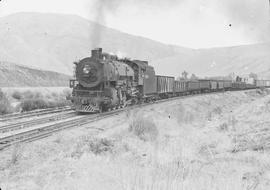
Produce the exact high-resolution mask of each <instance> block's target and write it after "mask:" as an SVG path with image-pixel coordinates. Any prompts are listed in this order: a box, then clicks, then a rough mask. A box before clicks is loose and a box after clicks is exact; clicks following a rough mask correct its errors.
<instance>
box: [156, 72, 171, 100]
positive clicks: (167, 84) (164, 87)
mask: <svg viewBox="0 0 270 190" xmlns="http://www.w3.org/2000/svg"><path fill="white" fill-rule="evenodd" d="M156 81H157V93H158V94H163V95H168V94H173V87H174V77H169V76H160V75H156Z"/></svg>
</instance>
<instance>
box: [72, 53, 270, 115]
mask: <svg viewBox="0 0 270 190" xmlns="http://www.w3.org/2000/svg"><path fill="white" fill-rule="evenodd" d="M74 64H75V69H74V79H72V80H70V88H72V96H71V97H70V100H71V102H72V104H73V108H74V109H75V110H76V111H77V112H86V113H96V112H99V113H101V112H105V111H110V110H114V109H119V108H123V107H126V106H129V105H135V104H140V103H143V102H151V101H156V100H159V99H165V98H172V97H176V96H183V95H188V94H197V93H209V92H217V91H229V90H245V89H253V88H264V87H270V80H254V81H253V82H251V83H250V82H245V81H242V80H239V79H237V80H235V81H232V80H215V79H197V80H176V79H175V77H172V76H161V75H156V73H155V69H154V67H152V66H151V65H149V64H148V62H147V61H142V60H132V59H127V58H121V59H120V58H118V57H117V56H116V55H111V54H108V53H104V52H102V48H96V49H93V50H92V51H91V56H90V57H86V58H84V59H82V60H80V61H78V62H74Z"/></svg>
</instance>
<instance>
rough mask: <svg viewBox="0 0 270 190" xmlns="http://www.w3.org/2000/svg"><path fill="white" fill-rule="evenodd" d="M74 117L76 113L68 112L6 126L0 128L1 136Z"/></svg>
mask: <svg viewBox="0 0 270 190" xmlns="http://www.w3.org/2000/svg"><path fill="white" fill-rule="evenodd" d="M74 116H76V113H75V112H68V113H60V114H57V115H53V116H49V117H43V118H39V119H33V120H28V121H22V122H19V123H11V124H7V125H4V126H0V134H1V133H6V132H10V131H14V130H18V129H22V128H27V127H31V126H34V125H40V124H44V123H49V122H53V121H58V120H64V119H67V118H70V117H74Z"/></svg>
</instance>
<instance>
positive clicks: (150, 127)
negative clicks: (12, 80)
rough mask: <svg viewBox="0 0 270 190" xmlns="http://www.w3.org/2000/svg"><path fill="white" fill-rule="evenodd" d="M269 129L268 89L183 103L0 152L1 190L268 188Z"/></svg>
mask: <svg viewBox="0 0 270 190" xmlns="http://www.w3.org/2000/svg"><path fill="white" fill-rule="evenodd" d="M103 128H106V130H103ZM269 130H270V91H267V90H264V91H261V90H255V91H246V92H243V91H242V92H225V93H219V94H208V95H204V96H196V97H189V98H183V99H179V100H174V101H171V102H165V103H161V104H155V105H151V106H148V107H145V108H142V109H136V110H129V111H126V112H125V113H123V114H119V115H118V116H115V117H112V118H107V119H104V120H102V121H98V122H95V123H91V124H89V125H87V126H83V127H78V128H74V129H71V130H68V131H64V132H61V133H58V134H55V135H54V136H52V137H49V138H47V139H43V140H40V141H36V142H32V143H27V144H22V145H17V146H14V147H11V148H10V149H7V150H5V151H1V152H0V187H1V188H2V190H11V189H14V190H15V189H16V190H18V189H25V190H26V189H27V190H38V189H46V190H48V189H50V190H51V189H55V190H62V189H63V190H77V189H80V190H89V189H91V190H92V189H93V190H107V189H111V190H119V189H122V190H150V189H151V190H165V189H166V190H181V189H183V190H209V189H211V190H212V189H215V190H225V189H226V190H242V189H243V190H244V189H245V190H246V189H250V190H251V189H260V190H266V189H270V159H269V158H270V157H269V156H270V153H269V149H270V133H269Z"/></svg>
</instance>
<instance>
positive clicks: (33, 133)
mask: <svg viewBox="0 0 270 190" xmlns="http://www.w3.org/2000/svg"><path fill="white" fill-rule="evenodd" d="M217 93H221V92H214V93H211V94H217ZM203 95H206V94H195V95H187V96H179V97H174V98H170V99H162V100H159V101H156V102H152V103H143V104H140V105H135V106H131V107H126V108H122V109H118V110H113V111H111V112H105V113H101V114H93V115H85V116H82V117H81V118H77V119H74V120H69V121H63V122H60V123H56V124H50V125H46V126H43V127H39V128H35V129H30V130H28V131H24V132H22V133H17V134H14V135H10V136H6V137H4V138H0V150H1V149H4V148H7V147H9V146H11V145H13V144H17V143H21V142H31V141H34V140H38V139H42V138H45V137H48V136H50V135H52V134H54V133H55V132H58V131H61V130H64V129H68V128H72V127H76V126H82V125H85V124H88V123H91V122H94V121H97V120H100V119H104V118H107V117H110V116H113V115H116V114H118V113H121V112H123V111H126V110H127V109H129V110H132V109H135V108H138V107H146V106H149V105H153V104H159V103H163V102H167V101H173V100H178V99H185V98H189V97H195V96H203ZM98 129H99V130H105V129H102V128H98Z"/></svg>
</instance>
